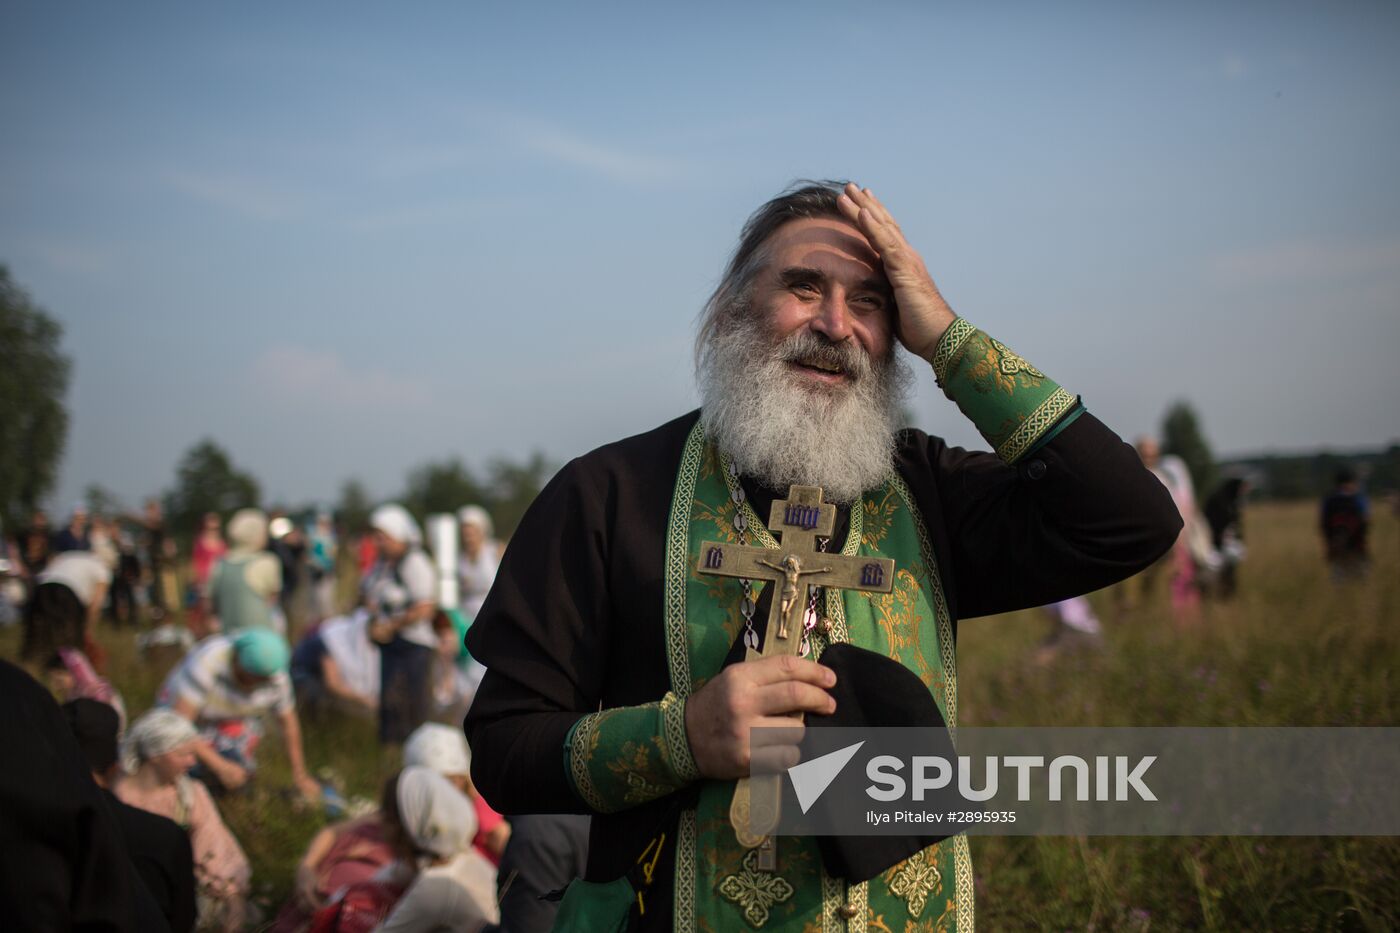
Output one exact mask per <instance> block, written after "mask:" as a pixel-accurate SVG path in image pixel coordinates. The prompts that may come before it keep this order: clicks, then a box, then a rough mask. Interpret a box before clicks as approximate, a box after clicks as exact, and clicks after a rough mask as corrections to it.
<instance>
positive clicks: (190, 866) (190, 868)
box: [169, 825, 196, 933]
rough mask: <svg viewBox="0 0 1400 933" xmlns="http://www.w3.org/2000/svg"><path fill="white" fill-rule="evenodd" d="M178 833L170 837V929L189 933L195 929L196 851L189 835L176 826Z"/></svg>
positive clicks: (178, 932) (175, 932) (175, 931)
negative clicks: (192, 847)
mask: <svg viewBox="0 0 1400 933" xmlns="http://www.w3.org/2000/svg"><path fill="white" fill-rule="evenodd" d="M174 828H175V830H176V832H175V833H174V834H173V835H172V836H171V837H170V855H169V866H170V915H169V916H170V929H171V930H173V931H174V933H188V931H190V930H193V929H194V921H195V916H196V914H195V895H194V851H193V850H192V849H191V847H190V837H189V833H186V832H185V831H184V830H182V829H180V827H179V826H178V825H174Z"/></svg>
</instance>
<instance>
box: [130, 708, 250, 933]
mask: <svg viewBox="0 0 1400 933" xmlns="http://www.w3.org/2000/svg"><path fill="white" fill-rule="evenodd" d="M198 738H199V734H198V733H197V732H196V731H195V728H194V726H193V725H192V724H191V723H190V721H189V720H188V719H186V718H185V717H183V716H181V715H179V714H178V713H176V712H174V711H172V710H169V709H165V708H163V707H157V708H156V709H153V710H151V711H150V712H149V713H146V714H145V715H144V716H142V717H140V718H139V719H137V720H136V721H135V722H133V723H132V724H131V728H130V729H128V730H127V733H126V737H125V738H124V739H122V745H121V752H122V767H123V769H124V770H125V771H126V776H124V777H123V778H121V780H119V781H118V782H117V784H116V787H115V788H114V790H113V793H115V794H116V795H117V797H118V798H120V799H121V800H122V801H123V802H124V803H127V804H129V805H130V806H133V807H139V808H140V809H142V810H146V811H148V812H150V813H156V814H159V815H160V816H164V817H167V818H169V819H172V820H174V821H175V822H176V823H179V824H180V826H181V827H182V828H183V829H184V830H185V831H186V832H187V833H189V834H190V848H191V849H193V851H194V866H195V880H196V881H197V882H198V884H199V914H200V928H201V929H220V930H238V929H241V928H242V926H243V917H244V914H245V913H246V907H247V905H246V904H245V898H247V896H248V888H249V880H250V877H251V875H252V869H251V868H250V867H249V865H248V858H247V856H245V855H244V854H243V849H242V847H241V846H239V844H238V840H237V839H235V838H234V836H233V833H231V832H229V828H228V826H227V825H225V823H224V820H223V817H222V816H220V815H219V808H218V806H217V805H215V803H214V799H213V798H212V797H210V796H209V790H208V788H206V787H205V786H204V785H203V784H202V783H201V782H199V781H196V780H194V779H193V778H191V777H190V776H189V775H188V774H186V773H185V772H187V771H189V769H190V768H191V767H193V766H194V763H195V753H194V745H195V742H196V741H198Z"/></svg>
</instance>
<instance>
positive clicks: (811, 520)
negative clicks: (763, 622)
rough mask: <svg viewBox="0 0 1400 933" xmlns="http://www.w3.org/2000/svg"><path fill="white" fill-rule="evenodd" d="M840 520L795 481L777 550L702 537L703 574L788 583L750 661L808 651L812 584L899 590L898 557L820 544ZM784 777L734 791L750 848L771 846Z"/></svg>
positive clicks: (817, 491) (741, 831)
mask: <svg viewBox="0 0 1400 933" xmlns="http://www.w3.org/2000/svg"><path fill="white" fill-rule="evenodd" d="M856 507H857V508H859V505H857V506H856ZM835 526H836V506H834V505H831V504H830V503H827V502H823V501H822V490H821V487H820V486H793V487H791V488H790V489H789V490H788V497H787V499H780V500H777V501H775V502H774V503H773V508H772V510H771V512H770V513H769V518H768V528H769V529H770V530H772V531H773V532H774V533H775V534H778V535H780V536H781V538H782V540H781V542H780V544H779V546H778V548H777V549H776V550H774V549H772V548H762V547H749V546H746V545H739V544H727V543H724V542H721V541H705V542H702V543H701V545H700V562H699V566H698V567H696V570H697V572H699V573H703V574H716V575H719V576H723V577H741V578H744V579H748V580H765V581H768V582H769V583H772V584H774V585H781V587H782V589H781V590H778V591H776V592H774V594H773V596H772V601H771V605H770V606H769V609H768V626H767V628H766V630H765V631H764V634H763V646H762V648H761V649H760V648H757V647H756V646H755V645H753V644H750V645H749V647H748V652H747V655H746V657H745V660H747V661H752V660H755V659H756V658H761V657H762V658H768V657H773V656H775V655H783V654H787V655H796V654H798V653H799V652H800V651H801V648H802V636H803V634H804V626H803V616H804V614H805V612H806V609H807V603H808V587H812V586H821V587H826V588H827V589H855V590H867V591H873V592H877V593H888V592H890V591H891V590H892V589H893V587H894V561H892V560H888V559H885V558H870V557H847V556H845V555H843V554H826V553H823V552H821V551H818V550H817V538H830V537H831V534H832V531H833V530H834V529H835ZM780 777H781V776H780V775H779V774H765V775H760V776H758V777H756V778H742V779H740V781H739V783H738V786H737V787H735V789H734V801H733V803H732V804H731V805H730V808H729V822H730V823H731V824H732V825H733V826H734V832H735V834H736V835H737V836H738V838H739V842H740V844H742V845H743V846H745V847H746V848H753V847H754V846H762V845H766V846H767V848H768V850H769V851H770V852H771V845H772V841H771V839H769V838H768V837H769V834H770V833H771V832H772V831H773V829H774V828H775V827H776V826H777V824H778V817H779V813H780V809H779V808H780V805H781V804H780V801H781V799H782V796H781V790H782V785H781V783H780Z"/></svg>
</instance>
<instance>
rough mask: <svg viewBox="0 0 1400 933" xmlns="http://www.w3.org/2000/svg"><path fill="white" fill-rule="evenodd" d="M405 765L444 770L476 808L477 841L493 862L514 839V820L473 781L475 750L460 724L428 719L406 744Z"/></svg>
mask: <svg viewBox="0 0 1400 933" xmlns="http://www.w3.org/2000/svg"><path fill="white" fill-rule="evenodd" d="M403 763H404V767H406V768H407V767H411V766H413V765H422V766H423V767H425V768H430V769H431V770H433V771H436V772H437V773H438V774H441V775H442V776H443V777H445V778H447V780H448V781H449V782H450V783H451V784H452V786H453V787H455V788H457V790H459V791H461V792H462V794H464V795H465V796H466V798H467V799H468V800H470V801H471V802H472V807H473V808H474V809H475V810H476V819H477V833H476V836H475V837H474V838H473V839H472V842H473V844H474V845H475V846H476V848H477V849H478V850H479V851H480V852H481V854H482V855H484V856H486V858H487V859H488V860H489V861H490V862H491V864H493V865H498V864H500V861H501V855H502V854H503V853H504V852H505V850H506V843H507V842H509V841H510V824H509V823H507V822H506V818H505V817H503V816H501V814H499V813H497V812H496V811H495V810H494V809H492V807H491V805H490V804H489V803H487V802H486V800H485V798H483V797H482V796H481V795H480V794H479V793H477V791H476V786H475V785H474V784H472V754H471V749H470V748H469V747H468V746H467V737H466V735H464V734H463V733H462V729H461V727H459V726H448V725H444V724H443V723H440V722H425V723H423V725H421V726H419V727H418V728H417V729H415V730H414V732H413V734H412V735H410V736H409V737H408V741H407V742H405V743H404V744H403Z"/></svg>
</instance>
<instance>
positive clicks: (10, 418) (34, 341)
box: [0, 265, 72, 528]
mask: <svg viewBox="0 0 1400 933" xmlns="http://www.w3.org/2000/svg"><path fill="white" fill-rule="evenodd" d="M62 338H63V326H62V325H61V324H59V323H58V322H57V321H56V320H54V319H53V318H51V317H49V315H48V314H47V313H46V312H45V311H44V310H43V309H42V308H40V307H38V306H37V305H35V304H34V303H33V301H32V300H30V297H29V295H28V293H26V292H25V291H24V290H23V289H22V288H20V287H19V286H18V285H16V284H15V282H14V280H12V279H11V278H10V271H9V269H7V268H5V267H4V266H3V265H0V517H3V518H4V521H5V525H6V527H7V528H16V527H18V526H19V525H20V524H22V523H23V522H27V521H28V520H29V513H30V512H32V511H33V510H34V508H35V507H36V506H38V504H39V502H40V500H42V499H43V498H44V496H45V495H46V494H47V493H48V492H49V491H50V490H51V489H52V488H53V485H54V481H55V480H56V479H57V477H58V466H59V463H60V461H61V460H62V459H63V446H64V443H65V442H66V441H67V439H68V409H67V408H66V407H65V405H64V401H63V399H64V396H65V395H66V394H67V392H68V380H69V375H70V373H71V371H72V364H71V362H70V361H69V359H68V357H67V356H66V355H64V353H63V351H62V349H61V348H60V347H59V342H60V341H61V340H62Z"/></svg>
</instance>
